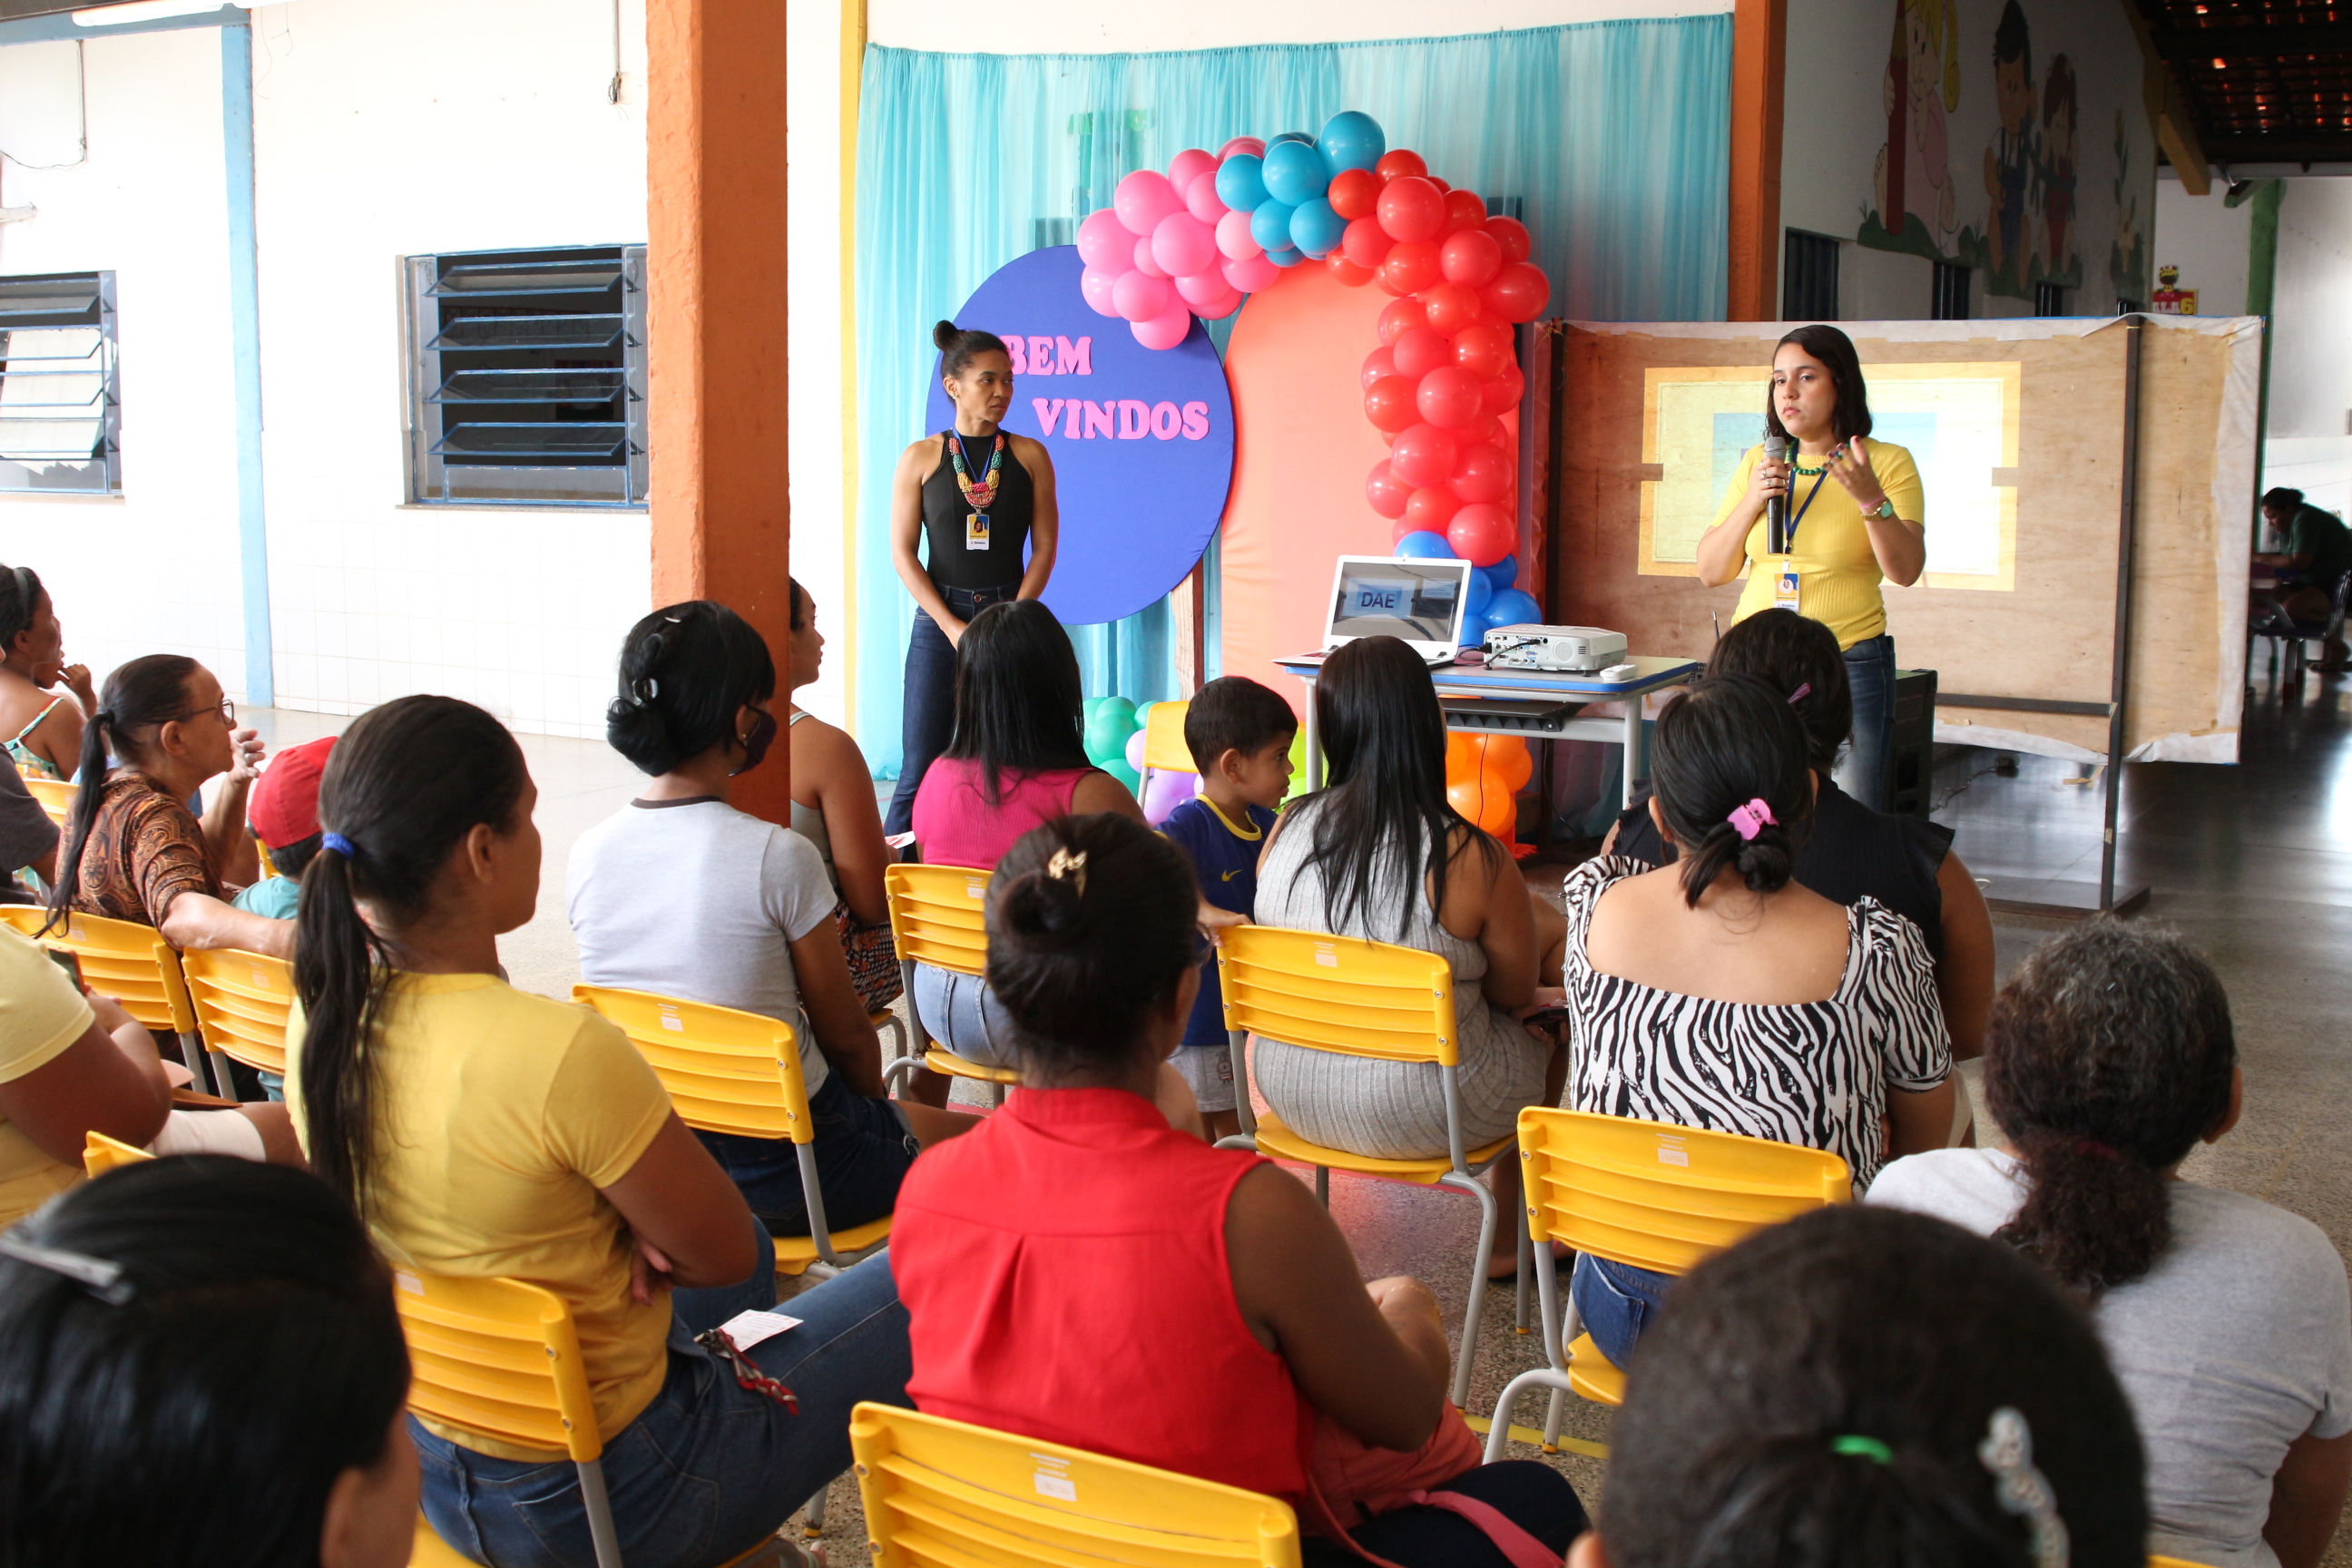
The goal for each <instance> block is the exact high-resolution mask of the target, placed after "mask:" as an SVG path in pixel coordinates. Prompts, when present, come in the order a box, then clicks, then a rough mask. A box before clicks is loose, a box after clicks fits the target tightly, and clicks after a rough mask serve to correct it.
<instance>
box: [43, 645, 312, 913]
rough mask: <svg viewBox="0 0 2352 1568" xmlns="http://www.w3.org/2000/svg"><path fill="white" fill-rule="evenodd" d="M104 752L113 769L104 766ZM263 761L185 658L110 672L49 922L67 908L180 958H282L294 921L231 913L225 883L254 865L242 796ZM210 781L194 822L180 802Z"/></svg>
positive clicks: (212, 685) (85, 755)
mask: <svg viewBox="0 0 2352 1568" xmlns="http://www.w3.org/2000/svg"><path fill="white" fill-rule="evenodd" d="M109 752H111V753H112V754H113V756H114V757H115V758H117V759H118V760H119V761H120V763H121V765H120V766H117V767H113V768H111V769H110V768H109V767H108V765H107V758H108V753H109ZM260 763H261V742H259V741H258V740H257V739H256V738H255V736H254V732H253V731H250V730H240V729H238V728H236V705H235V704H234V703H232V702H230V701H229V700H227V699H226V698H225V697H223V696H222V695H221V687H220V682H219V681H218V680H216V679H214V678H213V673H212V671H211V670H208V669H206V668H205V667H204V666H203V665H201V664H198V663H197V662H196V661H195V660H194V659H193V658H186V657H184V656H183V655H180V654H168V653H152V654H148V655H146V656H145V657H144V658H134V659H132V660H131V662H130V663H128V664H126V665H124V666H122V667H121V668H119V669H117V670H116V671H115V672H114V673H113V674H111V675H110V676H108V677H107V678H106V690H105V692H104V694H103V695H102V696H101V698H100V701H99V705H98V709H97V710H96V711H95V712H93V713H92V714H91V715H90V722H89V726H88V728H87V729H85V730H84V731H83V733H82V743H81V766H80V770H79V773H76V775H75V779H74V782H75V784H76V785H77V786H78V788H79V794H78V795H75V796H74V805H73V815H72V816H71V817H69V818H68V821H67V824H66V847H65V852H64V854H63V855H62V856H61V857H59V864H58V877H57V885H56V887H55V888H54V889H52V890H51V892H50V895H49V919H50V922H51V923H52V924H56V923H57V922H59V921H63V920H64V919H65V916H66V912H67V910H76V911H79V913H82V914H88V915H104V916H106V917H108V918H109V919H110V920H118V921H137V922H138V923H139V924H141V925H151V926H153V927H154V928H155V929H156V930H157V931H160V932H162V933H163V940H164V941H165V942H170V943H171V944H172V945H173V947H176V948H179V949H182V950H183V951H185V950H187V949H190V948H217V947H235V948H243V949H244V950H245V951H247V952H261V953H268V955H269V956H271V957H273V958H289V957H291V956H292V955H293V951H294V925H293V922H292V921H280V920H270V919H268V918H267V917H266V916H262V915H257V914H249V913H247V911H246V910H240V909H237V908H236V907H235V906H233V905H232V904H230V903H229V901H228V896H227V893H226V890H225V889H224V887H223V883H224V882H225V881H231V882H235V883H236V884H237V885H239V886H242V885H244V884H245V883H247V882H250V881H252V880H253V879H254V876H255V873H256V872H257V870H258V869H259V861H258V858H257V857H256V856H255V854H254V852H253V840H252V839H251V838H250V837H248V836H247V833H246V829H245V797H246V791H247V788H248V787H249V786H250V785H251V784H252V783H253V780H254V778H255V776H256V774H257V770H258V769H259V767H260ZM223 775H226V777H223ZM211 778H221V781H222V782H221V787H220V788H218V789H216V790H215V791H214V792H213V798H212V800H211V802H210V803H209V805H207V807H206V809H205V819H204V821H203V822H202V823H198V822H197V820H196V818H195V816H194V815H193V814H192V813H190V811H189V810H188V807H187V804H186V803H187V800H188V797H189V796H191V795H194V794H195V793H196V791H197V790H198V789H199V788H200V787H202V785H203V784H204V783H205V780H206V779H211Z"/></svg>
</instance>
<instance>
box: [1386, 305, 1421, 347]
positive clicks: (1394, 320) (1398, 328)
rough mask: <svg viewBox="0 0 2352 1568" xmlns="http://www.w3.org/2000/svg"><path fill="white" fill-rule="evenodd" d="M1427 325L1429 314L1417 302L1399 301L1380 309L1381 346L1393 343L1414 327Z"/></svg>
mask: <svg viewBox="0 0 2352 1568" xmlns="http://www.w3.org/2000/svg"><path fill="white" fill-rule="evenodd" d="M1427 325H1429V312H1428V311H1427V310H1423V308H1422V304H1421V301H1420V300H1397V301H1396V302H1395V303H1393V304H1391V305H1385V306H1383V307H1381V327H1380V331H1381V343H1382V344H1383V345H1386V344H1390V343H1393V342H1396V341H1397V340H1398V339H1399V338H1401V337H1402V336H1404V335H1405V333H1407V332H1409V331H1412V329H1413V328H1415V327H1425V326H1427Z"/></svg>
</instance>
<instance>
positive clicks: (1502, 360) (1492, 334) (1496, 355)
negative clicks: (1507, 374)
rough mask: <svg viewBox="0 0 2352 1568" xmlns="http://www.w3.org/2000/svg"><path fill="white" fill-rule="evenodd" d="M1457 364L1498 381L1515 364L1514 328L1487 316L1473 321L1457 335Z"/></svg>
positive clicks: (1455, 342) (1460, 237)
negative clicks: (1512, 348)
mask: <svg viewBox="0 0 2352 1568" xmlns="http://www.w3.org/2000/svg"><path fill="white" fill-rule="evenodd" d="M1465 237H1466V236H1464V235H1458V234H1457V235H1455V236H1454V238H1456V239H1462V238H1465ZM1454 363H1455V364H1458V365H1460V366H1461V367H1462V368H1463V369H1464V370H1466V371H1468V372H1469V373H1470V374H1472V375H1475V376H1476V377H1477V378H1478V379H1479V380H1480V381H1492V380H1494V379H1495V378H1496V376H1498V375H1500V374H1503V367H1504V366H1505V365H1507V364H1508V363H1511V329H1510V328H1508V327H1507V326H1505V325H1503V323H1502V322H1500V321H1486V320H1484V319H1481V320H1479V321H1473V322H1471V323H1470V324H1469V325H1468V326H1466V327H1465V328H1463V329H1462V330H1461V331H1458V332H1456V333H1454Z"/></svg>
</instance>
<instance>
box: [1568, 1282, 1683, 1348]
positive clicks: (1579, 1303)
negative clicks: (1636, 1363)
mask: <svg viewBox="0 0 2352 1568" xmlns="http://www.w3.org/2000/svg"><path fill="white" fill-rule="evenodd" d="M1674 1282H1675V1277H1674V1276H1673V1275H1671V1274H1653V1273H1651V1272H1650V1271H1649V1270H1648V1269H1646V1268H1627V1267H1626V1266H1625V1265H1623V1264H1622V1263H1609V1262H1605V1261H1603V1260H1602V1259H1601V1258H1593V1257H1591V1256H1589V1255H1587V1254H1584V1253H1579V1254H1577V1258H1576V1273H1575V1276H1574V1277H1573V1278H1572V1279H1570V1281H1569V1287H1568V1289H1569V1294H1570V1296H1572V1297H1573V1298H1575V1300H1576V1311H1577V1316H1578V1317H1580V1319H1582V1320H1583V1322H1584V1331H1585V1332H1586V1333H1588V1334H1591V1336H1592V1342H1593V1343H1594V1344H1595V1345H1596V1346H1598V1347H1599V1348H1600V1351H1601V1354H1602V1355H1605V1356H1607V1357H1608V1358H1609V1360H1610V1363H1611V1364H1612V1365H1613V1366H1616V1367H1617V1368H1619V1369H1620V1370H1622V1369H1623V1368H1624V1367H1625V1366H1626V1365H1627V1364H1628V1363H1630V1362H1631V1361H1632V1360H1633V1347H1634V1345H1635V1344H1636V1343H1638V1342H1640V1341H1641V1338H1642V1331H1643V1329H1644V1328H1646V1327H1648V1326H1649V1321H1650V1320H1651V1319H1652V1318H1654V1317H1655V1316H1657V1313H1658V1308H1659V1306H1660V1305H1661V1304H1662V1303H1663V1302H1664V1300H1665V1298H1666V1290H1667V1288H1668V1287H1669V1286H1671V1285H1673V1284H1674Z"/></svg>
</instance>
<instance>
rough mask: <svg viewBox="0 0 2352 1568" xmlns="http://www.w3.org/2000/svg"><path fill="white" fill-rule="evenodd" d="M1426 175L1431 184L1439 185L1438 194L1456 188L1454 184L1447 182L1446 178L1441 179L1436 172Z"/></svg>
mask: <svg viewBox="0 0 2352 1568" xmlns="http://www.w3.org/2000/svg"><path fill="white" fill-rule="evenodd" d="M1425 177H1426V178H1427V179H1428V181H1429V183H1430V184H1433V185H1435V186H1436V187H1437V190H1438V194H1439V195H1444V193H1446V192H1447V191H1450V190H1452V189H1453V188H1454V187H1453V186H1452V185H1449V184H1446V183H1445V182H1444V180H1441V179H1439V178H1438V177H1437V176H1436V175H1434V174H1430V175H1427V176H1425Z"/></svg>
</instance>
